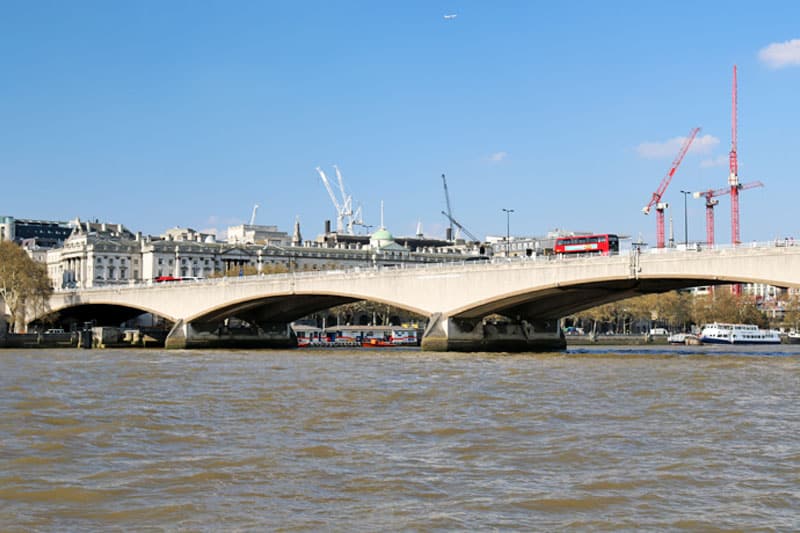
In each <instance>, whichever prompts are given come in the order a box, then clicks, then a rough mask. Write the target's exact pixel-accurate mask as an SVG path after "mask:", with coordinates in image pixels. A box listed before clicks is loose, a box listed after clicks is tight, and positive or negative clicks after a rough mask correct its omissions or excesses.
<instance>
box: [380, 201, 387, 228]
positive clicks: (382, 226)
mask: <svg viewBox="0 0 800 533" xmlns="http://www.w3.org/2000/svg"><path fill="white" fill-rule="evenodd" d="M381 229H386V226H384V225H383V200H381Z"/></svg>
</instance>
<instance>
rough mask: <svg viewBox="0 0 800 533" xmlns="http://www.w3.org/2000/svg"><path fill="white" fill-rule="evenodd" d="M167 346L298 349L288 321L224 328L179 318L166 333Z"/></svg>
mask: <svg viewBox="0 0 800 533" xmlns="http://www.w3.org/2000/svg"><path fill="white" fill-rule="evenodd" d="M164 346H165V348H167V349H194V348H283V349H285V348H297V337H296V336H295V334H294V331H292V328H291V327H289V325H288V324H260V325H258V326H254V327H252V328H227V327H225V326H224V325H222V324H209V323H195V322H184V321H183V320H179V321H178V322H177V323H176V324H175V326H173V328H172V330H171V331H170V332H169V334H168V335H167V339H166V341H165V344H164Z"/></svg>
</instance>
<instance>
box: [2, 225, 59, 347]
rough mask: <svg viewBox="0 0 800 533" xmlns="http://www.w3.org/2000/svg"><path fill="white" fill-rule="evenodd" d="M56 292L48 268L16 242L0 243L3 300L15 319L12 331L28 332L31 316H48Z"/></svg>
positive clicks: (12, 322) (12, 323)
mask: <svg viewBox="0 0 800 533" xmlns="http://www.w3.org/2000/svg"><path fill="white" fill-rule="evenodd" d="M52 292H53V288H52V287H51V286H50V280H49V279H48V277H47V269H46V267H45V266H44V265H42V264H40V263H37V262H36V261H34V260H33V259H31V258H30V257H29V256H28V254H27V253H25V251H24V250H23V249H22V248H20V247H19V246H17V245H16V244H14V243H13V242H11V241H3V242H0V298H2V299H3V301H5V304H6V306H7V307H8V311H9V314H10V315H11V324H10V325H11V328H12V331H20V330H24V329H25V324H26V323H27V321H28V316H29V315H30V317H31V318H33V317H34V316H41V315H44V314H46V313H47V310H48V302H49V299H50V294H51V293H52Z"/></svg>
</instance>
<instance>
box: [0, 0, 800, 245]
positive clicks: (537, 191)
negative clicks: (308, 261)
mask: <svg viewBox="0 0 800 533" xmlns="http://www.w3.org/2000/svg"><path fill="white" fill-rule="evenodd" d="M0 9H2V16H0V47H1V48H2V51H3V53H2V54H0V69H2V83H0V183H2V193H1V194H0V214H5V215H12V216H16V217H20V218H44V219H58V220H69V219H73V218H75V217H80V218H82V219H92V220H93V219H95V218H97V219H100V220H101V221H107V222H112V223H122V224H124V225H125V226H127V227H129V228H130V229H132V230H134V231H137V230H138V231H143V232H145V233H151V234H159V233H162V232H163V231H164V230H166V229H168V228H170V227H174V226H181V227H191V228H194V229H196V230H199V231H211V230H214V231H216V232H217V233H220V232H222V231H224V230H225V228H226V227H227V226H229V225H235V224H241V223H247V222H248V221H249V219H250V215H251V212H252V210H253V206H254V205H255V204H258V205H259V206H260V207H259V210H258V214H257V217H256V223H259V224H265V225H277V226H278V227H279V228H280V229H281V230H284V231H287V232H290V233H291V231H292V226H293V224H294V221H295V218H299V220H300V222H301V227H302V231H303V235H304V236H305V237H306V238H312V237H313V236H315V235H316V234H318V233H320V232H321V231H322V230H323V223H324V221H325V220H326V219H327V220H331V222H332V224H333V225H334V226H335V222H336V213H335V210H334V207H333V205H332V203H331V201H330V199H329V197H328V193H327V192H326V190H325V188H324V186H323V184H322V182H321V180H320V178H319V175H318V174H317V172H316V171H315V168H316V167H321V168H322V169H323V170H324V171H325V172H326V173H327V174H328V175H329V176H333V172H334V171H333V166H334V165H337V166H338V167H339V168H340V169H341V172H342V174H343V177H344V183H345V186H346V188H347V191H348V193H350V194H351V195H352V196H353V199H354V204H355V206H358V205H361V206H362V209H363V212H364V218H365V221H366V222H367V223H368V224H370V225H372V226H373V228H372V231H374V230H375V229H377V227H378V225H379V224H380V216H381V214H380V203H381V201H383V202H384V217H385V223H386V226H387V229H389V230H390V231H391V232H392V233H393V234H395V235H410V234H413V233H415V231H416V228H417V224H418V222H421V223H422V227H423V230H424V233H425V234H426V235H428V236H431V237H441V236H443V235H444V230H445V228H446V227H447V225H448V223H447V221H446V220H445V217H444V216H442V214H441V212H442V211H443V210H445V208H446V207H445V199H444V192H443V189H442V182H441V174H442V173H444V174H446V175H447V180H448V186H449V189H450V195H451V201H452V206H453V213H454V216H455V218H456V219H457V220H458V221H459V222H461V223H462V224H463V225H464V226H465V227H466V228H468V229H469V230H470V231H471V232H472V233H474V234H476V235H478V236H485V235H505V232H506V214H505V213H504V212H503V209H504V208H505V209H513V210H514V212H513V214H511V215H510V228H511V233H512V234H513V235H543V234H545V233H547V232H548V231H552V230H554V229H556V228H559V229H565V230H573V231H595V232H610V233H618V234H623V235H630V236H631V237H632V238H634V239H638V237H639V236H640V235H641V237H642V238H643V239H644V240H645V241H646V242H648V243H650V244H654V243H655V225H656V221H655V215H654V213H651V214H650V215H649V216H645V215H643V214H642V212H641V209H642V207H644V206H645V205H646V204H647V202H648V201H649V199H650V197H651V195H652V193H653V192H654V191H655V190H656V188H657V187H658V185H659V183H660V181H661V179H662V177H663V176H664V175H665V174H666V172H667V171H668V170H669V166H670V164H671V162H672V159H673V158H674V157H675V155H676V154H677V152H678V150H679V148H680V145H681V142H682V140H683V138H685V136H686V135H687V134H688V133H689V131H690V130H691V129H692V128H693V127H696V126H700V127H702V130H701V132H700V134H699V135H698V137H697V139H696V140H695V142H694V143H693V145H692V148H691V150H690V152H689V153H688V155H687V157H686V158H685V160H684V161H683V164H682V165H681V167H680V169H679V170H678V172H677V173H676V175H675V177H674V179H673V181H672V183H671V185H670V186H669V189H668V190H667V192H666V194H665V196H664V200H666V201H667V202H669V203H670V204H671V206H672V209H671V216H672V219H673V220H674V231H675V238H676V240H678V241H682V240H683V235H684V230H683V220H684V213H683V205H684V204H683V195H681V194H680V190H682V189H683V190H692V191H695V190H697V191H699V190H707V189H712V188H721V187H724V186H725V185H726V183H727V174H728V168H727V166H728V151H729V150H730V142H731V123H730V118H731V81H732V80H731V77H732V68H733V65H734V64H735V65H737V68H738V76H739V105H738V109H739V129H738V136H739V146H738V148H739V149H738V154H739V162H740V170H739V175H740V180H741V181H742V182H743V183H746V182H749V181H754V180H759V181H762V182H763V183H764V185H765V187H763V188H759V189H752V190H747V191H743V192H742V194H741V197H740V208H741V234H742V240H743V241H754V240H756V241H761V240H769V239H774V238H783V237H786V236H793V237H795V238H800V224H798V222H796V217H793V216H791V215H793V214H794V209H795V204H796V203H797V201H798V199H800V178H798V172H797V169H798V167H800V150H799V149H798V147H800V106H798V104H797V96H796V95H797V94H799V93H800V29H798V28H797V20H800V4H799V3H797V2H770V1H767V2H762V3H759V4H758V5H755V4H751V3H745V2H742V3H737V2H718V1H711V2H701V3H699V4H698V3H691V2H673V3H669V4H652V3H642V2H634V1H619V2H613V3H610V4H607V3H598V2H586V1H573V2H563V3H558V4H557V5H551V4H550V3H539V2H527V1H525V2H523V1H509V2H502V3H500V4H499V5H495V4H494V3H489V2H477V1H455V0H450V1H436V0H434V1H408V2H400V3H396V4H386V3H384V2H355V1H342V2H322V1H314V2H310V1H298V2H290V3H277V2H268V1H239V2H219V1H201V2H189V1H188V0H176V1H173V2H167V3H164V2H156V1H152V0H143V1H141V2H118V3H109V2H100V1H96V0H91V1H89V0H86V1H80V0H79V1H76V2H56V1H53V0H50V1H35V2H22V1H3V2H0ZM688 219H689V239H690V240H692V241H702V240H704V239H705V209H704V205H703V201H702V200H700V199H697V200H695V199H689V201H688ZM667 223H668V224H669V213H668V215H667ZM359 229H361V228H359ZM362 231H363V229H362ZM716 240H717V242H719V243H727V242H729V241H730V203H729V199H728V197H723V198H721V199H720V205H719V206H718V207H717V208H716Z"/></svg>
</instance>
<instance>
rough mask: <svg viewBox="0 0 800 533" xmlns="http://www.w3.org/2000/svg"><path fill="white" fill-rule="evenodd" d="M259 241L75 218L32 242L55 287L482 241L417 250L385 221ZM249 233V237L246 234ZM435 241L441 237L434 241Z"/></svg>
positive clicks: (417, 254)
mask: <svg viewBox="0 0 800 533" xmlns="http://www.w3.org/2000/svg"><path fill="white" fill-rule="evenodd" d="M269 228H270V231H269V232H268V233H269V234H268V235H266V238H265V239H264V240H263V241H261V242H258V243H249V242H242V239H241V238H237V237H234V239H233V241H232V242H231V241H230V240H229V241H226V242H218V241H217V240H216V239H215V238H214V236H213V235H210V234H203V233H200V232H197V231H195V230H193V229H191V228H172V229H170V230H167V231H166V232H165V233H164V234H163V235H160V236H142V234H141V233H135V234H134V233H132V232H131V231H129V230H128V229H127V228H125V227H124V226H122V225H121V224H101V223H90V222H81V221H76V223H75V225H74V227H73V229H72V232H71V233H70V235H69V236H68V237H67V238H66V239H65V240H64V242H63V244H62V245H61V246H56V247H53V248H49V249H42V248H35V249H34V248H29V249H28V252H29V254H31V256H32V257H34V258H35V259H36V260H38V261H42V262H45V263H46V265H47V272H48V276H49V277H50V280H51V281H52V283H53V287H54V288H56V289H73V288H91V287H99V286H110V285H132V284H140V283H153V282H158V281H160V280H166V279H176V278H177V279H186V278H207V277H213V276H219V275H243V274H245V273H248V274H249V273H254V272H255V273H269V272H276V271H314V270H326V269H339V268H352V267H357V266H398V265H403V264H410V263H438V262H450V261H464V260H466V259H467V258H468V257H470V256H472V255H476V254H477V253H479V252H478V249H477V248H476V249H472V248H468V247H464V246H462V247H453V246H444V247H442V246H429V247H420V248H417V249H414V250H412V249H411V248H409V247H408V246H403V245H400V244H398V243H397V241H396V240H395V238H394V237H393V236H392V235H391V233H389V232H388V231H387V230H385V229H383V228H381V229H380V230H378V231H376V232H375V233H374V234H373V235H372V236H370V237H369V241H368V242H355V241H347V240H344V241H340V240H338V239H333V238H330V236H320V237H319V238H317V239H316V240H313V241H306V242H302V241H301V240H300V237H299V236H300V230H299V225H297V224H296V226H295V231H294V235H293V236H292V237H290V236H289V235H288V234H287V233H285V232H279V231H277V230H276V231H272V228H275V227H274V226H269ZM245 240H248V239H245ZM433 242H434V243H436V244H438V243H439V241H433Z"/></svg>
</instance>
